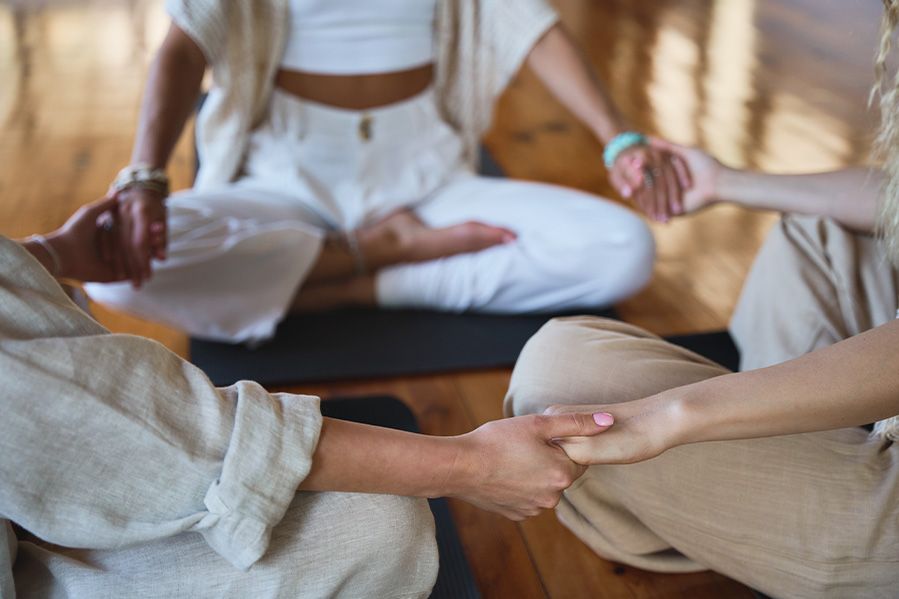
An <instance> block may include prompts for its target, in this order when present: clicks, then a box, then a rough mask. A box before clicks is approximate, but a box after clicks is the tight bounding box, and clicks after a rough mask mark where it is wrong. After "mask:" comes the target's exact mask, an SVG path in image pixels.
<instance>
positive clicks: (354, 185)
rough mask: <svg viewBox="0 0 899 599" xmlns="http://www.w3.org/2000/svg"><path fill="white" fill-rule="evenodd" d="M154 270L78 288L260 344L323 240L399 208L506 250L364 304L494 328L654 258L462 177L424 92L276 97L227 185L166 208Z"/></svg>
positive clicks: (631, 243) (632, 276) (563, 211)
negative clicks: (357, 102) (500, 233)
mask: <svg viewBox="0 0 899 599" xmlns="http://www.w3.org/2000/svg"><path fill="white" fill-rule="evenodd" d="M168 206H169V231H170V242H169V251H168V258H167V260H165V261H162V262H155V263H154V265H153V266H154V275H153V278H152V279H151V280H150V281H149V283H147V284H146V285H145V286H144V288H142V289H140V290H134V289H132V288H131V287H130V285H129V284H127V283H118V284H108V285H97V284H94V285H89V286H88V288H87V289H88V292H89V293H90V295H91V296H92V297H93V299H95V300H96V301H99V302H101V303H104V304H107V305H110V306H112V307H114V308H118V309H122V310H125V311H129V312H133V313H136V314H138V315H140V316H143V317H145V318H149V319H152V320H159V321H162V322H166V323H168V324H170V325H173V326H176V327H179V328H181V329H184V330H186V331H188V332H189V333H191V334H193V335H195V336H199V337H205V338H212V339H222V340H229V341H254V340H261V339H265V338H266V337H269V336H271V335H272V333H273V331H274V329H275V327H276V325H277V323H278V322H279V321H280V320H281V319H282V318H283V317H284V315H285V313H286V312H287V310H288V308H289V306H290V304H291V302H292V300H293V298H294V297H295V295H296V293H297V291H298V290H299V288H300V287H301V285H302V283H303V280H304V278H305V276H306V274H307V273H308V272H309V270H310V269H311V268H312V266H313V265H314V264H315V261H316V259H317V257H318V253H319V251H320V249H321V244H322V240H323V238H324V236H325V235H326V234H327V233H329V232H333V231H342V230H352V229H355V228H357V227H360V226H362V225H365V224H369V223H371V222H374V221H377V220H378V219H380V218H383V217H384V216H385V215H386V214H388V213H390V212H391V211H393V210H396V209H398V208H410V209H412V210H414V211H415V213H416V214H417V215H418V217H419V218H421V220H422V221H423V222H424V223H425V224H427V225H428V226H431V227H446V226H451V225H454V224H459V223H462V222H465V221H469V220H476V221H481V222H485V223H488V224H493V225H498V226H504V227H508V228H510V229H512V230H514V231H515V232H516V233H517V235H518V238H517V240H516V241H515V242H513V243H510V244H506V245H503V246H498V247H494V248H490V249H488V250H484V251H481V252H476V253H471V254H464V255H458V256H452V257H449V258H444V259H440V260H434V261H431V262H425V263H419V264H407V265H400V266H395V267H392V268H388V269H385V270H382V271H381V272H379V273H378V274H377V278H376V294H377V299H378V303H379V305H382V306H386V307H403V306H406V307H430V308H435V309H439V310H448V311H466V310H477V311H483V312H495V313H514V312H527V311H550V310H565V309H572V308H581V307H599V306H607V305H609V304H612V303H614V302H616V301H619V300H621V299H624V298H626V297H628V296H630V295H632V294H634V293H635V292H637V291H638V290H639V289H640V288H641V287H643V286H644V285H645V284H646V282H647V281H648V280H649V278H650V275H651V272H652V266H653V259H654V243H653V239H652V235H651V234H650V232H649V229H648V228H647V227H646V225H645V224H644V223H643V221H642V220H640V218H638V217H637V216H636V215H635V214H633V213H632V212H631V211H629V210H627V209H625V208H623V207H621V206H618V205H616V204H614V203H612V202H609V201H607V200H604V199H602V198H599V197H596V196H593V195H590V194H586V193H583V192H579V191H575V190H571V189H566V188H562V187H558V186H554V185H545V184H539V183H529V182H524V181H510V180H504V179H490V178H485V177H479V176H476V175H474V174H473V173H471V172H470V170H469V169H468V168H467V167H466V166H465V164H464V161H463V159H462V145H461V142H460V140H459V138H458V136H457V135H456V133H455V132H454V131H453V130H452V129H451V128H450V127H449V126H448V125H446V124H445V123H444V122H443V121H442V120H441V118H440V116H439V114H438V111H437V108H436V105H435V102H434V97H433V93H431V92H427V93H424V94H421V95H420V96H417V97H415V98H412V99H410V100H407V101H404V102H400V103H397V104H393V105H390V106H387V107H384V108H379V109H375V110H370V111H351V110H342V109H336V108H332V107H327V106H322V105H319V104H315V103H312V102H307V101H301V100H299V99H297V98H295V97H293V96H290V95H288V94H286V93H283V92H278V91H276V92H275V93H274V95H273V98H272V106H271V111H270V114H269V117H268V120H267V121H266V122H265V123H264V124H263V125H262V126H260V127H259V128H258V129H257V130H256V131H255V132H254V133H253V135H252V138H251V143H250V148H249V151H248V154H247V157H246V160H245V165H244V168H243V172H242V175H241V177H240V178H239V179H238V180H237V181H236V182H235V183H232V184H228V185H223V186H220V187H218V188H205V189H198V190H190V191H185V192H181V193H178V194H175V195H173V196H172V197H171V198H170V199H169V204H168Z"/></svg>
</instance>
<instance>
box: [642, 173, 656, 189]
mask: <svg viewBox="0 0 899 599" xmlns="http://www.w3.org/2000/svg"><path fill="white" fill-rule="evenodd" d="M643 183H644V184H645V185H646V187H648V188H649V189H652V188H653V187H655V185H656V180H655V177H653V175H652V172H650V171H643Z"/></svg>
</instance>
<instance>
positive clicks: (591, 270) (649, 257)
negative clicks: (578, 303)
mask: <svg viewBox="0 0 899 599" xmlns="http://www.w3.org/2000/svg"><path fill="white" fill-rule="evenodd" d="M622 212H625V213H624V214H622V215H619V216H618V218H616V219H614V222H613V223H610V224H608V225H606V226H605V227H603V228H597V229H596V230H592V231H590V232H589V233H586V234H585V235H584V237H583V238H584V240H585V241H584V244H583V246H582V247H581V248H580V249H579V251H578V252H577V255H576V256H575V259H574V260H572V261H571V262H570V263H569V264H570V266H571V268H572V269H574V270H573V272H575V273H577V276H578V278H579V279H580V280H581V282H582V284H583V285H584V286H585V287H584V290H585V293H584V302H585V304H587V305H598V306H606V305H610V304H614V303H615V302H618V301H621V300H624V299H627V298H628V297H630V296H632V295H634V294H635V293H637V292H638V291H640V290H641V289H643V288H644V287H645V286H646V285H647V283H649V280H650V279H651V278H652V272H653V267H654V265H655V239H654V238H653V235H652V232H651V231H650V229H649V227H648V226H647V225H646V223H644V222H643V221H642V220H641V219H640V218H639V217H637V216H636V215H634V214H633V213H630V212H627V211H624V210H622Z"/></svg>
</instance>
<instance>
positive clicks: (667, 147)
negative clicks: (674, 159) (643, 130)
mask: <svg viewBox="0 0 899 599" xmlns="http://www.w3.org/2000/svg"><path fill="white" fill-rule="evenodd" d="M649 145H650V146H652V147H654V148H656V149H659V150H664V151H665V152H673V153H680V152H683V151H684V150H686V149H687V147H686V146H682V145H680V144H676V143H672V142H670V141H668V140H667V139H662V138H661V137H650V138H649Z"/></svg>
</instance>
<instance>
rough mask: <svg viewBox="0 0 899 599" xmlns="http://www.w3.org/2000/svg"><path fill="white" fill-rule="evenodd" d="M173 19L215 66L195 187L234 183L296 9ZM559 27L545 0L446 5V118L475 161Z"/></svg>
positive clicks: (199, 8) (198, 1) (246, 3)
mask: <svg viewBox="0 0 899 599" xmlns="http://www.w3.org/2000/svg"><path fill="white" fill-rule="evenodd" d="M166 10H167V11H168V13H169V14H170V15H171V17H172V19H173V21H174V22H175V24H177V25H178V27H180V28H181V29H182V30H183V31H184V32H185V33H187V35H189V36H190V37H191V38H192V39H193V40H194V41H195V42H196V43H197V45H198V46H199V47H200V49H201V50H202V51H203V53H204V54H205V55H206V59H207V61H208V62H209V64H210V66H211V67H212V76H213V81H214V85H213V87H212V89H211V90H210V93H209V97H208V98H207V100H206V103H205V104H204V105H203V108H202V110H201V111H200V114H199V115H198V117H197V146H198V152H199V157H200V163H201V165H202V166H201V168H200V172H199V173H197V179H196V183H195V187H196V188H199V189H202V188H206V187H209V186H212V185H218V184H222V183H227V182H229V181H232V180H234V179H235V178H236V177H237V176H238V173H239V170H240V167H241V164H242V162H243V158H244V154H245V152H246V148H247V142H248V139H249V134H250V132H251V131H252V130H253V129H254V128H255V127H256V126H257V125H258V124H259V123H260V122H261V121H262V120H263V119H264V118H265V114H266V110H267V108H268V103H269V96H270V94H271V92H272V86H273V81H274V76H275V72H276V70H277V68H278V65H279V63H280V60H281V57H282V55H283V53H284V46H285V43H286V41H287V34H288V30H287V26H288V23H289V19H288V17H289V14H288V11H289V5H288V0H167V1H166ZM557 20H558V16H557V14H556V12H555V11H554V10H553V9H552V7H551V6H550V5H549V4H547V3H546V2H545V0H438V14H437V20H436V36H437V48H436V56H437V58H436V82H435V87H436V92H437V98H438V103H439V109H440V111H441V113H442V115H443V117H444V119H446V121H447V122H448V123H449V124H450V125H452V126H453V127H454V128H455V129H456V130H457V131H458V132H459V134H460V135H461V137H462V138H463V140H464V141H465V149H466V157H467V159H468V160H469V161H470V162H472V163H473V162H474V160H475V157H476V156H477V144H478V140H479V138H480V137H481V135H483V133H484V131H486V129H487V127H488V126H489V125H490V119H491V116H492V112H493V104H494V102H495V100H496V98H497V96H498V95H499V94H500V93H501V92H502V91H503V89H504V88H505V87H506V85H507V84H508V82H509V80H510V79H511V77H512V76H513V75H514V74H515V72H516V71H517V70H518V69H519V68H520V66H521V64H522V62H523V61H524V60H525V58H526V57H527V55H528V53H529V52H530V49H531V48H532V47H533V46H534V44H536V43H537V41H538V40H539V39H540V37H541V36H542V35H543V34H544V33H545V32H546V31H547V30H549V29H550V28H551V27H552V26H553V25H554V24H555V23H556V21H557Z"/></svg>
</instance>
